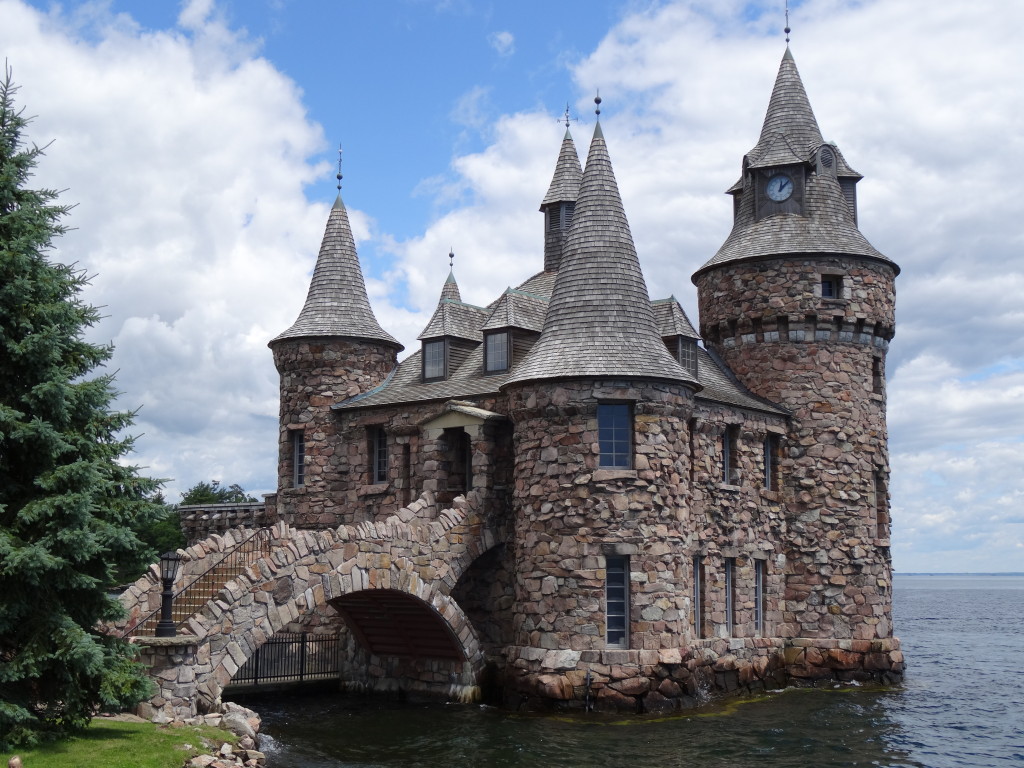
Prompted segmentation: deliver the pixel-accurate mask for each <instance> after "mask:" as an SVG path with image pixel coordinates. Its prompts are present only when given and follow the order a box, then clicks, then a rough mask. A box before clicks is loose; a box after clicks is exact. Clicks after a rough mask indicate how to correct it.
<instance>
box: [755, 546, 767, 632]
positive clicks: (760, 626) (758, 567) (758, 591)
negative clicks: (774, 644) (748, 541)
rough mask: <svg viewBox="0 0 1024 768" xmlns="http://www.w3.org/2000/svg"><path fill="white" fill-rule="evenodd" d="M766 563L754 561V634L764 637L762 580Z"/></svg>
mask: <svg viewBox="0 0 1024 768" xmlns="http://www.w3.org/2000/svg"><path fill="white" fill-rule="evenodd" d="M766 566H767V563H765V561H764V560H755V561H754V633H755V634H756V635H757V636H758V637H763V636H764V580H765V571H766Z"/></svg>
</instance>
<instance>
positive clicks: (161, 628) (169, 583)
mask: <svg viewBox="0 0 1024 768" xmlns="http://www.w3.org/2000/svg"><path fill="white" fill-rule="evenodd" d="M180 563H181V555H179V554H178V553H177V552H164V553H163V554H162V555H160V579H161V580H162V581H163V586H164V591H163V595H162V598H163V602H162V604H161V606H160V623H159V624H157V625H156V636H157V637H174V636H175V635H176V634H177V631H176V629H175V627H174V619H172V618H171V601H172V600H173V599H174V578H175V577H176V576H177V575H178V565H179V564H180Z"/></svg>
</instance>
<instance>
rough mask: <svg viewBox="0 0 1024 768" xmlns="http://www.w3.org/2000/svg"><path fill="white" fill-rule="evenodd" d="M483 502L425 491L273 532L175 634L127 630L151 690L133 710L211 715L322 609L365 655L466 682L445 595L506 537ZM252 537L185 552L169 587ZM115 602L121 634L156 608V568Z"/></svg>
mask: <svg viewBox="0 0 1024 768" xmlns="http://www.w3.org/2000/svg"><path fill="white" fill-rule="evenodd" d="M481 508H482V505H481V504H480V500H479V499H478V498H477V497H476V494H473V493H471V494H469V495H468V498H466V497H458V498H457V499H455V501H454V502H452V508H450V509H443V510H442V509H438V506H437V505H436V504H435V502H434V499H433V496H432V495H431V494H424V496H422V497H421V498H420V499H418V500H417V501H415V502H413V503H412V504H410V505H409V506H408V507H404V508H402V509H400V510H399V512H398V513H397V514H396V515H393V516H390V517H388V518H387V519H385V520H381V521H376V522H361V523H358V524H355V525H342V526H339V527H338V528H335V529H327V530H318V531H312V530H301V529H296V528H293V527H292V526H290V525H288V524H286V523H283V522H280V523H277V524H275V525H274V526H272V527H270V528H269V529H268V531H269V547H268V548H267V549H265V550H264V552H262V553H261V554H260V556H259V557H258V558H255V559H254V561H253V562H251V563H250V564H248V566H247V567H245V568H244V569H242V572H241V574H240V575H237V576H235V577H233V578H231V580H230V581H227V583H224V584H223V585H222V586H220V588H219V589H216V590H213V591H211V594H210V597H209V599H208V600H206V602H205V604H203V605H202V606H201V607H200V608H199V609H198V610H197V612H196V613H195V614H194V615H192V616H190V617H189V618H188V619H187V622H186V624H185V630H184V632H182V631H181V630H179V635H178V637H175V638H154V637H143V636H133V637H132V641H133V642H134V643H135V644H136V645H138V646H139V647H140V649H141V656H142V659H143V661H144V662H146V663H147V664H148V665H149V666H150V667H151V672H152V676H153V679H154V681H155V682H156V683H157V686H158V689H159V690H158V692H157V693H156V695H155V696H154V697H153V698H152V699H151V700H150V701H149V702H148V703H144V704H143V705H142V706H141V707H140V714H142V715H144V716H146V717H148V718H151V719H157V720H163V719H187V718H190V717H195V716H196V715H197V714H202V713H206V712H216V711H218V708H219V706H220V699H221V693H222V691H223V689H224V687H225V686H226V685H227V684H228V683H229V682H230V680H231V678H232V676H233V675H234V674H235V673H236V672H237V671H238V669H239V668H240V667H241V666H242V665H243V664H244V663H245V661H246V660H247V659H248V658H249V657H250V656H251V655H252V654H253V653H254V652H255V651H256V649H257V648H259V647H260V646H261V645H262V644H263V643H265V642H266V641H267V640H268V639H269V638H270V637H271V636H272V635H274V634H275V633H276V632H280V631H282V630H284V629H285V628H287V627H289V625H292V626H294V625H295V624H296V622H301V621H302V620H303V617H310V616H313V615H315V614H316V613H317V612H323V611H324V610H325V609H326V610H327V611H329V612H333V611H337V614H340V616H341V617H343V619H344V622H345V623H346V624H347V625H348V628H349V629H350V630H351V632H352V634H353V635H354V636H355V637H356V638H357V639H358V641H359V644H360V645H361V646H362V648H363V650H364V651H366V652H368V653H369V654H370V657H369V658H373V657H377V658H384V657H403V658H406V659H412V660H419V661H420V662H422V664H421V670H420V672H421V676H422V675H423V674H427V676H428V677H429V674H431V673H432V674H433V682H435V683H437V684H439V685H447V686H448V687H449V689H452V688H455V689H458V688H459V687H467V688H468V687H471V686H474V685H475V684H476V682H477V679H478V677H479V675H480V673H481V671H482V670H483V667H484V664H485V661H486V659H485V652H484V648H483V647H482V644H481V638H480V637H479V636H478V634H477V629H475V628H474V623H473V622H472V621H470V618H469V617H467V615H466V613H465V612H464V610H463V608H461V607H460V605H459V604H458V603H457V602H456V600H455V599H454V598H453V596H452V592H453V590H455V588H456V585H457V584H459V581H460V579H461V578H462V577H463V576H464V575H466V574H467V573H468V572H470V570H471V569H472V568H473V565H474V563H475V562H476V561H478V559H479V558H480V557H481V555H484V554H485V553H487V552H488V551H489V550H491V549H493V548H494V547H496V546H498V545H499V544H502V543H503V542H504V541H505V540H506V531H504V530H502V528H501V526H500V525H494V524H492V523H493V521H489V520H486V519H484V516H483V515H482V514H480V513H479V511H478V510H480V509H481ZM252 533H253V531H252V529H244V528H237V529H233V530H230V531H227V532H225V533H224V534H223V535H215V536H212V537H210V538H208V539H206V540H204V541H201V542H198V543H196V544H194V545H192V546H190V547H188V548H187V549H186V550H183V552H182V554H183V567H182V569H181V571H182V572H181V573H180V574H179V577H178V583H177V585H176V589H179V588H180V585H182V584H187V583H189V581H190V580H191V579H193V578H194V577H195V575H196V574H198V573H200V572H202V571H203V570H205V569H206V568H208V566H209V563H210V562H211V558H218V559H219V558H220V557H222V556H223V554H224V553H226V552H228V551H229V550H231V549H232V548H234V547H236V545H237V544H238V543H239V542H240V541H241V540H242V539H244V538H247V537H249V536H251V535H252ZM121 600H122V603H123V604H124V606H125V608H126V609H127V611H128V617H127V620H126V621H124V622H122V623H121V625H120V626H119V627H118V629H119V630H120V631H122V632H123V631H125V629H126V628H128V627H133V626H134V625H135V624H137V623H138V622H139V621H140V619H142V618H143V617H145V616H146V615H147V614H149V613H150V612H151V611H152V610H154V609H156V608H157V607H158V606H159V600H160V580H159V578H158V573H157V570H156V566H154V567H153V568H152V569H151V570H150V572H149V573H147V574H146V576H144V577H143V578H141V579H139V581H138V582H136V583H135V584H134V585H133V586H132V587H131V588H129V589H128V590H127V591H126V592H125V593H124V595H122V598H121ZM331 609H333V611H332V610H331ZM424 670H425V672H424Z"/></svg>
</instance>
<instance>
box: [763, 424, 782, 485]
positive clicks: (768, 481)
mask: <svg viewBox="0 0 1024 768" xmlns="http://www.w3.org/2000/svg"><path fill="white" fill-rule="evenodd" d="M781 454H782V438H781V437H780V436H779V435H776V434H775V433H773V432H769V433H768V434H767V435H765V438H764V487H765V490H768V491H776V492H777V491H779V490H780V487H781V479H782V478H781V475H780V473H779V459H780V458H781Z"/></svg>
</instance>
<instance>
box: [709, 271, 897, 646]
mask: <svg viewBox="0 0 1024 768" xmlns="http://www.w3.org/2000/svg"><path fill="white" fill-rule="evenodd" d="M822 275H835V276H837V278H838V279H839V281H840V282H841V285H842V292H841V295H840V296H838V297H836V298H834V299H830V298H822V297H821V295H820V282H821V278H822ZM893 279H894V273H893V270H892V269H891V268H890V267H888V266H886V265H883V264H879V263H877V262H873V261H866V260H856V259H839V258H818V259H778V260H766V261H758V262H750V263H740V264H730V265H725V266H723V267H721V268H718V269H715V270H712V271H709V272H706V273H703V274H701V275H699V276H698V278H697V283H698V295H699V301H700V311H701V321H702V329H703V330H704V332H705V334H706V336H705V338H706V340H707V342H708V344H709V346H710V347H711V348H712V349H714V351H716V352H717V353H718V354H719V355H721V357H722V358H723V359H724V360H725V362H726V363H727V364H728V365H729V366H730V368H731V369H732V371H733V372H734V373H735V374H736V376H737V377H738V378H739V379H740V381H742V382H743V383H744V384H745V385H746V386H747V387H749V388H750V389H751V390H753V391H754V392H756V393H758V394H760V395H762V396H763V397H766V398H770V399H772V400H774V401H775V402H779V403H781V404H782V405H784V406H785V407H786V408H788V409H789V410H790V411H791V413H792V416H793V418H792V421H791V426H790V428H789V431H788V434H787V436H786V440H785V446H784V451H783V458H782V462H781V465H782V467H781V468H782V479H783V489H782V490H783V495H784V499H785V510H786V524H787V529H788V531H787V534H786V536H785V537H784V539H783V541H784V543H785V547H786V552H785V554H786V565H785V568H786V589H785V606H784V609H783V617H782V622H781V624H780V625H779V626H778V629H777V631H778V634H779V635H780V636H782V637H791V638H834V639H854V640H861V641H871V640H876V639H885V638H890V637H891V636H892V626H891V605H892V593H891V561H890V555H889V510H888V498H887V486H888V477H889V460H888V450H887V434H886V425H885V381H884V358H885V352H886V350H887V348H888V342H889V339H891V338H892V333H893V323H894V317H893V311H894V310H893V306H894V299H893ZM816 291H817V293H816ZM737 318H738V319H737Z"/></svg>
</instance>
